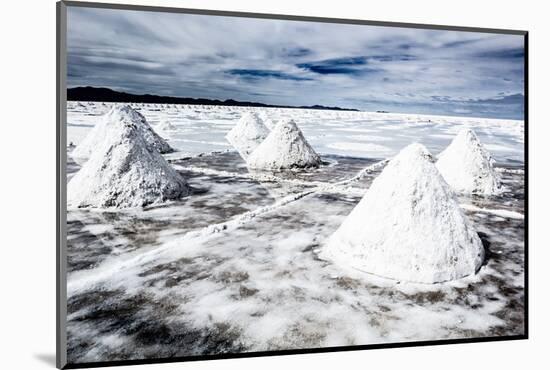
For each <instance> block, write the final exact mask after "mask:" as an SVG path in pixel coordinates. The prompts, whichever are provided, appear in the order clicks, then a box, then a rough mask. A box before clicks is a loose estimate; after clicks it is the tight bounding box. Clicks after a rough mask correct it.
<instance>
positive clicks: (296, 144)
mask: <svg viewBox="0 0 550 370" xmlns="http://www.w3.org/2000/svg"><path fill="white" fill-rule="evenodd" d="M246 163H247V165H248V167H250V168H257V169H271V170H278V169H287V168H306V167H318V166H319V165H320V164H321V158H320V157H319V155H318V154H317V153H316V152H315V150H313V148H312V147H311V145H309V143H308V142H307V140H306V139H305V137H304V135H303V134H302V131H300V129H299V128H298V126H297V125H296V122H294V121H293V120H292V119H284V120H282V121H280V122H279V123H277V125H276V126H275V128H274V129H273V131H271V133H270V134H269V135H268V136H267V138H266V139H265V140H264V141H263V142H262V143H261V144H260V145H258V147H257V148H256V149H255V150H254V151H253V152H252V153H251V154H250V156H249V157H248V159H247V160H246Z"/></svg>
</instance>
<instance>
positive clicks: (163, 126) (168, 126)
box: [157, 120, 176, 132]
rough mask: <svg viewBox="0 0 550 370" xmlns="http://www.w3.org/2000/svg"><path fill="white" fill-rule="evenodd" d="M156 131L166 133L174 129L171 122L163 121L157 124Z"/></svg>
mask: <svg viewBox="0 0 550 370" xmlns="http://www.w3.org/2000/svg"><path fill="white" fill-rule="evenodd" d="M157 129H159V130H160V131H164V132H166V131H174V130H175V129H176V127H175V126H174V125H173V124H172V122H170V121H165V120H163V121H160V122H159V124H158V125H157Z"/></svg>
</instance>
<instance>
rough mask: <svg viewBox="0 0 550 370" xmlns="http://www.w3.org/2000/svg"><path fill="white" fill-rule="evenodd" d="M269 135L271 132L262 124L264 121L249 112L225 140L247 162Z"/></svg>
mask: <svg viewBox="0 0 550 370" xmlns="http://www.w3.org/2000/svg"><path fill="white" fill-rule="evenodd" d="M268 134H269V130H268V129H267V127H265V125H264V124H263V123H262V120H261V119H260V118H259V117H258V116H257V115H256V114H254V113H251V112H247V113H245V114H243V115H242V117H241V118H240V119H239V121H238V122H237V124H236V125H235V127H233V128H232V129H231V131H229V132H228V133H227V135H226V136H225V138H226V139H227V141H229V143H230V144H231V145H233V147H234V148H235V149H237V151H238V152H239V154H240V155H241V157H243V159H245V160H246V158H248V156H249V155H250V153H252V151H253V150H254V149H256V147H257V146H258V145H260V143H261V142H262V141H263V140H264V139H265V138H266V137H267V135H268Z"/></svg>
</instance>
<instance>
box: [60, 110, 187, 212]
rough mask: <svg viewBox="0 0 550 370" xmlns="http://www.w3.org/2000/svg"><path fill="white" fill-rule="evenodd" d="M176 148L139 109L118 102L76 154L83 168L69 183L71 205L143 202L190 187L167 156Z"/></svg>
mask: <svg viewBox="0 0 550 370" xmlns="http://www.w3.org/2000/svg"><path fill="white" fill-rule="evenodd" d="M172 151H174V150H173V149H172V148H171V147H170V145H168V143H167V142H166V141H165V140H164V139H162V138H161V137H160V136H158V135H157V134H156V133H155V132H154V131H153V129H152V128H151V126H150V125H149V124H148V123H147V121H146V120H145V117H143V116H142V115H141V114H140V113H138V112H136V111H135V110H133V109H132V108H130V107H129V106H115V107H113V108H112V109H111V111H110V112H109V113H108V114H106V115H105V116H104V117H103V119H102V120H101V121H100V122H98V123H97V124H96V126H94V128H93V129H92V130H91V131H90V133H89V134H88V136H87V137H86V138H85V139H84V140H83V142H82V143H81V144H80V145H78V146H77V147H76V148H75V149H74V151H73V152H72V153H71V156H72V157H73V158H74V159H75V160H77V161H78V162H79V163H81V164H83V165H82V168H81V169H80V170H79V171H78V172H77V173H76V175H75V176H74V177H73V178H72V179H71V181H70V182H69V184H68V186H67V205H68V206H69V207H97V208H108V207H117V208H126V207H144V206H147V205H151V204H157V203H162V202H165V201H167V200H171V199H177V198H179V197H182V196H185V195H187V194H188V193H189V187H188V185H187V183H186V181H185V179H184V178H183V177H182V176H181V175H180V174H179V173H177V172H176V171H175V170H174V169H173V168H172V167H171V166H170V164H169V163H168V162H167V161H166V160H165V159H164V158H163V157H162V155H161V153H169V152H172Z"/></svg>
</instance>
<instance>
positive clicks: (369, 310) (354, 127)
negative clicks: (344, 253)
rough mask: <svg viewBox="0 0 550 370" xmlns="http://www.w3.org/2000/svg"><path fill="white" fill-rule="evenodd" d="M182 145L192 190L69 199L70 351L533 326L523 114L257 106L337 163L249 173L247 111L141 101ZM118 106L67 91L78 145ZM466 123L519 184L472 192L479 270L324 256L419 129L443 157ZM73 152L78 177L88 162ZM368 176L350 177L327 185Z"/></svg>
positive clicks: (90, 355) (132, 354)
mask: <svg viewBox="0 0 550 370" xmlns="http://www.w3.org/2000/svg"><path fill="white" fill-rule="evenodd" d="M136 107H137V108H138V109H139V110H140V112H141V113H142V114H144V115H145V117H146V118H147V119H148V121H149V122H150V123H151V124H152V125H153V127H154V126H155V124H156V123H158V122H160V121H162V120H169V121H170V122H171V123H172V124H173V125H174V126H175V129H174V130H171V131H170V132H159V134H161V135H162V136H163V137H165V138H167V139H168V140H169V143H170V144H171V145H172V146H174V147H175V148H177V149H178V150H179V151H178V152H176V153H173V154H170V155H167V156H166V158H167V159H168V160H169V161H170V163H171V164H172V165H173V166H174V168H176V169H177V170H178V171H179V172H180V173H181V174H182V175H184V176H185V177H186V178H187V179H188V181H189V183H190V185H191V186H192V188H193V194H192V195H191V196H189V197H187V198H183V199H181V200H178V201H174V202H170V203H167V204H165V205H162V206H156V207H149V208H145V209H127V210H114V209H107V210H81V209H79V210H68V214H67V231H68V235H67V239H68V243H67V244H68V248H67V249H68V250H67V254H68V266H67V268H68V276H67V288H68V297H67V299H68V307H67V308H68V317H67V334H68V360H69V362H70V363H75V362H93V361H114V360H127V359H147V358H166V357H174V356H178V357H182V356H194V355H209V354H220V353H236V352H254V351H265V350H284V349H299V348H319V347H334V346H349V345H361V344H376V343H397V342H407V341H422V340H437V339H456V338H474V337H491V336H503V335H518V334H523V333H524V321H523V317H524V306H523V300H524V242H523V240H524V219H523V214H524V172H523V170H524V167H523V122H521V121H502V120H488V119H474V118H461V117H436V116H418V115H398V114H377V113H368V112H333V111H312V110H297V109H270V108H267V109H266V108H264V109H254V110H256V111H257V112H258V113H259V114H260V115H261V116H263V117H264V118H267V117H268V118H272V119H275V120H277V119H279V118H283V117H292V118H294V119H295V120H296V121H297V123H298V125H299V126H300V128H301V129H302V130H303V132H304V135H305V136H306V138H307V139H308V141H309V142H310V143H311V144H312V145H313V147H314V148H315V149H316V150H317V151H318V152H319V153H321V154H322V159H323V161H324V165H323V166H322V167H321V168H319V169H317V170H311V171H307V172H295V171H287V172H278V173H272V172H270V173H264V172H261V171H255V172H249V171H248V170H247V168H246V166H245V164H244V162H243V161H242V160H241V159H240V157H239V156H238V155H237V154H236V153H235V152H233V151H231V148H230V146H229V144H228V143H227V142H226V141H225V140H224V135H225V133H226V132H227V131H229V130H230V129H231V127H232V126H233V125H234V124H235V122H236V120H237V119H238V118H239V117H240V115H241V114H242V113H243V112H244V111H245V110H252V109H250V108H224V107H199V106H156V105H144V106H140V105H137V106H136ZM108 108H109V104H108V103H105V105H103V104H101V103H82V104H77V103H71V102H70V103H69V109H68V128H67V133H68V138H69V139H68V140H69V142H72V143H73V144H75V145H77V144H78V142H79V141H80V140H82V138H83V137H84V136H85V134H86V132H87V131H88V130H89V129H90V128H91V127H93V125H94V124H95V122H97V120H98V119H100V117H101V114H103V113H104V112H105V111H106V110H107V109H108ZM462 127H469V128H473V129H474V130H475V131H476V133H477V134H478V136H479V138H480V140H481V141H482V143H484V144H485V146H486V147H487V149H488V150H489V151H490V152H491V153H492V155H493V156H494V158H495V159H496V163H497V164H496V166H497V167H498V168H499V171H500V173H501V176H502V179H503V182H504V184H505V186H506V192H504V193H503V194H501V195H499V196H495V197H489V198H482V197H459V202H460V204H461V205H462V206H463V207H464V209H465V213H466V214H467V216H468V217H469V218H470V219H471V220H472V221H473V222H474V224H475V227H476V229H477V231H478V233H479V235H480V236H481V238H482V241H483V243H484V245H485V248H486V251H487V260H486V263H485V264H484V266H483V267H482V268H481V270H480V271H479V272H478V273H477V274H476V275H474V276H470V277H467V278H464V279H460V280H457V281H453V282H448V283H443V284H434V285H424V284H411V283H406V282H399V281H394V280H389V279H383V278H379V277H376V276H373V275H369V274H366V273H362V272H359V271H355V270H351V269H344V268H342V267H341V266H336V265H334V264H332V263H329V262H327V261H323V260H321V259H319V258H318V257H317V253H316V252H317V251H318V249H319V248H320V247H321V246H322V245H323V242H324V241H325V240H326V239H327V237H328V236H329V235H330V234H331V233H332V232H334V231H335V230H336V229H337V227H338V226H339V225H340V223H341V222H342V221H343V220H344V218H345V217H346V216H347V215H348V214H349V212H350V211H351V210H352V209H353V207H354V206H355V205H356V204H357V202H358V201H359V200H360V199H361V196H362V194H363V193H364V192H365V190H366V189H368V187H369V186H370V184H371V182H372V180H373V179H374V178H375V177H376V176H377V175H378V174H379V173H380V170H381V169H382V168H383V164H382V165H376V164H377V163H380V161H381V160H382V159H386V158H391V156H393V155H394V154H396V153H397V152H398V151H399V150H400V149H401V148H403V147H404V146H406V145H408V144H410V143H411V142H413V141H418V142H421V143H423V144H424V145H426V146H427V147H428V149H430V150H431V151H432V153H433V154H438V153H439V152H440V151H441V150H442V149H444V148H445V147H446V146H447V145H448V144H449V143H450V141H451V139H452V138H453V136H454V134H456V132H458V130H459V129H460V128H462ZM70 151H71V148H69V149H68V163H67V172H68V179H70V178H71V176H72V175H73V174H74V173H76V171H78V169H79V166H78V165H77V164H76V163H75V162H74V161H72V159H71V157H70ZM369 166H371V168H373V170H372V171H368V172H367V173H366V174H365V175H364V176H363V177H361V178H360V179H357V180H356V181H352V182H349V183H346V184H345V185H344V186H333V187H331V186H328V185H327V184H334V183H337V182H340V181H344V180H347V179H351V178H354V176H356V175H357V174H358V173H359V172H360V171H361V170H362V169H364V168H366V167H369Z"/></svg>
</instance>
